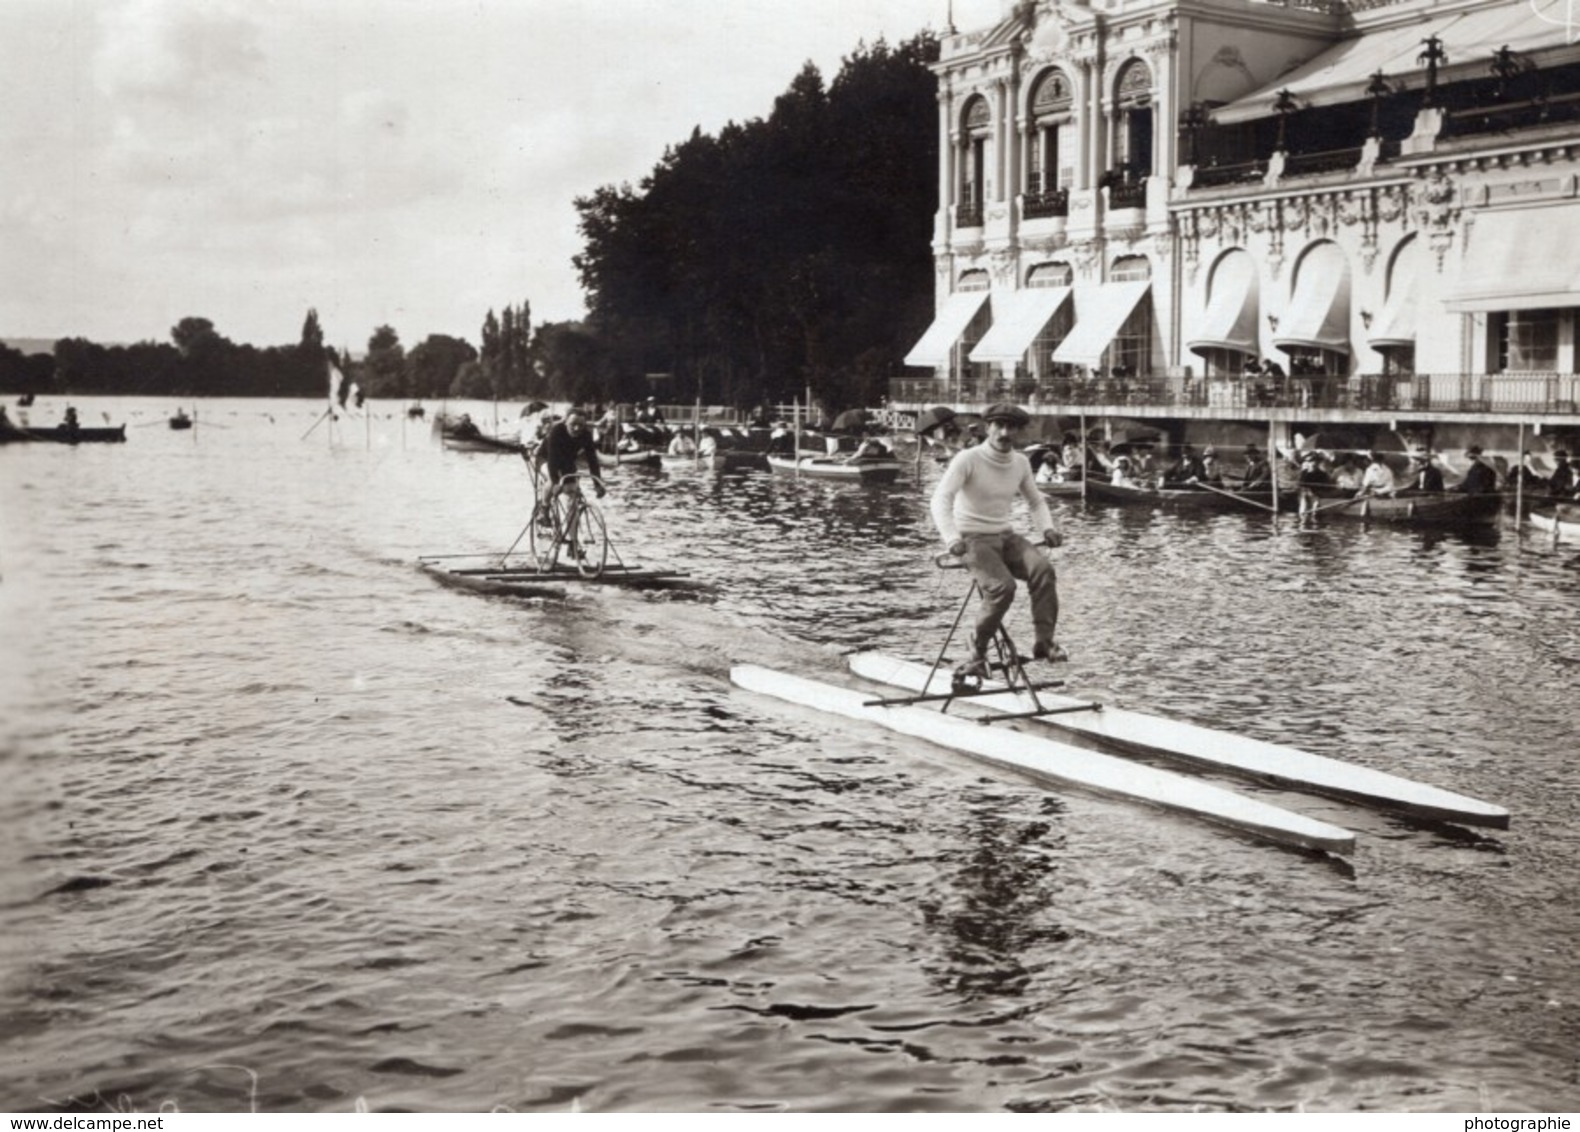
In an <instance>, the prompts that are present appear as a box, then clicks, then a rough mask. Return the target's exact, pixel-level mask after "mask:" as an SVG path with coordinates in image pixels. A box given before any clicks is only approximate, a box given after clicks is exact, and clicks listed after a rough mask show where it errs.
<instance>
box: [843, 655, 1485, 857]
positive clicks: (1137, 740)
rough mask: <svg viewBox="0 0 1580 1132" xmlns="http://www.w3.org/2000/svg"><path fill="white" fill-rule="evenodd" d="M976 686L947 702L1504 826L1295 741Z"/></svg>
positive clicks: (1436, 793)
mask: <svg viewBox="0 0 1580 1132" xmlns="http://www.w3.org/2000/svg"><path fill="white" fill-rule="evenodd" d="M850 668H851V671H852V672H854V673H856V675H858V676H861V677H862V678H864V679H867V680H872V681H874V682H876V683H879V684H888V685H892V686H894V687H897V688H904V689H907V690H909V691H912V692H916V693H918V694H921V695H931V694H935V693H947V692H949V691H951V680H952V674H951V673H950V672H949V671H948V670H947V669H943V668H939V669H936V670H935V669H933V668H932V667H931V666H929V665H926V664H920V663H917V662H915V661H908V660H902V659H900V658H898V657H892V656H885V655H883V654H881V653H875V652H864V653H856V654H854V655H852V656H851V658H850ZM983 692H986V693H988V694H985V695H984V694H980V693H974V694H972V695H971V696H970V697H969V699H966V698H964V697H962V698H960V699H958V700H956V701H955V702H957V703H958V702H969V703H970V704H972V705H975V706H978V707H983V708H988V709H991V710H993V711H998V712H1010V713H1025V712H1028V711H1029V710H1031V709H1032V708H1034V707H1035V708H1041V709H1043V710H1044V711H1045V712H1047V713H1048V714H1039V715H1037V716H1036V720H1037V723H1038V724H1039V726H1042V727H1048V728H1051V729H1053V730H1055V731H1057V732H1059V733H1060V734H1061V735H1062V736H1063V737H1066V738H1068V739H1069V740H1070V741H1072V742H1075V743H1078V744H1080V745H1083V746H1084V745H1091V746H1096V747H1102V748H1106V749H1111V750H1113V751H1115V752H1117V753H1120V754H1139V755H1143V756H1148V757H1158V758H1163V759H1169V760H1173V761H1177V762H1180V763H1183V764H1185V765H1188V766H1191V767H1195V768H1198V769H1204V770H1212V771H1220V772H1225V773H1229V774H1234V775H1238V776H1241V777H1246V778H1250V779H1253V780H1256V781H1267V782H1272V783H1275V784H1277V785H1279V786H1284V787H1289V788H1290V789H1294V790H1302V791H1309V792H1311V793H1314V794H1322V795H1325V796H1327V797H1331V798H1338V799H1341V800H1343V801H1346V802H1357V803H1360V804H1362V805H1368V806H1376V807H1378V808H1380V809H1384V810H1391V811H1394V812H1397V813H1403V814H1408V815H1410V816H1412V817H1415V818H1421V819H1424V820H1428V821H1442V822H1453V823H1456V824H1459V825H1470V826H1485V827H1487V828H1491V829H1507V828H1508V827H1509V812H1508V811H1507V810H1505V809H1504V808H1503V807H1501V806H1495V805H1492V804H1491V803H1489V802H1483V801H1480V800H1478V799H1475V798H1468V797H1466V796H1464V795H1462V794H1456V793H1453V792H1452V791H1448V790H1442V789H1439V788H1438V787H1436V786H1428V785H1425V784H1423V783H1419V782H1412V781H1411V780H1409V779H1407V778H1400V777H1398V776H1396V775H1392V774H1387V773H1385V772H1383V771H1378V770H1371V769H1370V768H1367V767H1361V766H1354V765H1352V764H1350V763H1345V762H1340V761H1339V760H1338V759H1330V758H1326V757H1324V756H1322V755H1314V754H1311V753H1310V752H1307V751H1302V750H1299V749H1298V748H1295V747H1286V746H1284V745H1282V744H1279V743H1269V742H1265V741H1263V740H1260V739H1251V738H1247V737H1246V736H1243V735H1235V734H1232V733H1229V732H1224V731H1216V730H1213V729H1211V728H1207V727H1201V726H1199V725H1197V724H1194V723H1182V722H1180V721H1178V720H1172V719H1164V718H1162V717H1161V716H1155V715H1144V714H1142V713H1141V712H1135V711H1126V710H1125V709H1123V708H1116V707H1113V706H1110V705H1103V706H1102V708H1101V709H1099V710H1083V709H1086V708H1089V707H1090V706H1091V705H1089V704H1086V703H1084V702H1083V701H1081V700H1078V699H1075V698H1073V697H1070V696H1061V695H1056V694H1051V693H1048V692H1045V691H1039V692H1037V693H1036V700H1037V702H1036V703H1035V704H1033V703H1032V701H1031V696H1030V695H1028V694H1027V693H1026V692H1020V691H1016V692H1012V691H1010V690H1009V689H1008V688H1007V687H1005V686H1004V685H1003V684H994V683H992V682H988V683H986V684H984V686H983Z"/></svg>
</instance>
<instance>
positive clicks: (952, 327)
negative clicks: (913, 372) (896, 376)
mask: <svg viewBox="0 0 1580 1132" xmlns="http://www.w3.org/2000/svg"><path fill="white" fill-rule="evenodd" d="M987 297H988V292H987V291H956V292H955V293H954V294H953V295H950V296H949V297H948V298H947V299H945V300H944V305H943V307H942V308H941V309H940V310H939V312H938V317H937V318H935V319H933V324H932V325H931V326H929V327H928V328H927V333H926V334H923V335H922V337H921V340H920V341H918V342H917V343H916V345H914V346H912V347H911V352H910V353H909V354H906V355H905V364H906V365H908V366H931V367H933V368H937V367H938V366H946V365H948V364H949V351H950V350H953V349H954V348H955V343H956V342H958V341H960V336H961V335H962V334H964V333H965V332H966V327H967V326H970V325H971V320H972V319H973V318H975V317H976V313H977V311H979V310H980V309H982V304H983V303H984V302H986V301H987Z"/></svg>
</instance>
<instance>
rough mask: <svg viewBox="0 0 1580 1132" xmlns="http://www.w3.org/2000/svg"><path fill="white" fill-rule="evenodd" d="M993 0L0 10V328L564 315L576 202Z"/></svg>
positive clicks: (143, 3) (153, 337)
mask: <svg viewBox="0 0 1580 1132" xmlns="http://www.w3.org/2000/svg"><path fill="white" fill-rule="evenodd" d="M1006 3H1007V0H707V2H704V0H598V2H582V0H114V2H112V0H0V338H42V339H47V340H54V339H56V338H61V337H68V336H80V337H84V338H88V339H91V340H93V341H96V342H103V343H110V342H125V343H130V342H141V341H168V340H169V334H170V328H171V327H173V326H175V325H176V324H177V323H178V322H179V321H180V320H181V319H183V318H186V317H189V316H192V317H199V318H207V319H209V320H210V321H211V322H213V323H214V326H215V329H216V330H218V331H219V333H220V334H222V335H224V336H225V337H227V338H230V339H232V340H233V341H236V342H248V343H252V344H253V345H257V346H266V345H282V344H288V343H295V342H296V341H298V340H299V338H300V335H301V329H302V324H303V321H304V319H305V317H306V314H307V311H308V309H309V308H313V309H316V310H317V311H318V316H319V321H320V324H321V325H322V327H323V330H324V334H325V338H326V340H327V341H328V342H329V343H330V344H331V345H336V346H348V347H350V348H351V349H353V350H356V351H358V352H360V351H361V350H362V349H363V348H364V347H365V345H366V343H367V340H368V338H369V337H370V336H371V334H372V333H373V331H374V330H375V329H376V328H377V327H379V326H381V325H386V324H387V325H390V326H392V327H394V328H395V330H396V331H397V333H398V334H399V335H400V338H401V341H402V342H404V343H405V344H406V345H407V346H408V347H410V346H413V345H415V344H417V343H418V342H420V341H422V340H423V339H424V338H426V337H427V336H428V335H429V334H449V335H453V336H455V337H458V338H464V339H466V340H467V341H469V342H472V343H473V344H476V343H477V341H478V337H479V328H480V327H481V325H482V322H483V318H484V316H485V314H486V313H487V312H488V311H489V310H490V309H493V310H495V311H498V310H500V309H502V308H503V307H504V306H506V305H511V306H517V307H519V306H520V305H521V303H523V302H526V303H528V304H530V310H531V317H532V320H533V322H534V323H535V324H536V323H541V322H544V321H561V320H566V319H575V318H579V317H581V316H582V315H583V314H585V307H584V305H583V296H582V292H581V288H580V286H579V284H578V282H577V279H576V272H575V268H574V267H573V266H572V264H571V257H572V256H574V255H575V254H576V253H577V252H578V251H579V250H580V248H581V241H580V237H579V235H578V233H577V231H576V211H575V207H574V201H575V199H576V198H577V197H578V196H586V195H589V194H590V193H592V192H593V191H594V190H596V189H597V188H599V187H600V186H603V185H618V184H621V183H630V184H633V185H634V184H636V183H637V182H638V181H640V179H641V178H642V177H643V176H644V175H645V174H646V173H648V172H649V171H651V169H652V168H653V167H654V165H656V164H657V162H658V161H659V160H660V159H661V158H662V156H663V153H664V150H665V148H666V147H667V146H669V145H672V144H674V143H677V142H679V141H682V140H684V139H685V138H686V137H687V136H689V135H690V133H691V131H692V129H693V128H694V127H699V126H700V127H701V129H702V130H703V131H704V132H705V133H716V132H717V131H718V130H719V129H720V128H721V127H723V126H724V125H725V124H726V123H727V122H730V121H737V122H744V121H747V120H750V119H752V118H760V117H766V116H767V115H768V114H769V113H770V112H771V110H772V108H773V100H774V98H775V97H776V96H777V95H779V94H781V93H782V92H783V91H784V90H785V89H786V88H787V87H788V86H789V85H790V82H791V80H792V79H794V77H795V75H796V74H797V73H798V72H799V71H800V69H801V67H802V66H803V64H805V63H806V62H808V61H811V62H812V63H815V64H816V65H817V66H818V68H819V69H820V70H821V71H822V73H823V77H824V80H825V82H828V81H832V80H833V78H834V77H835V75H836V74H837V73H838V71H839V66H840V60H841V58H842V57H844V56H846V55H848V54H850V53H851V52H852V51H854V50H855V48H856V47H857V45H858V44H859V43H861V42H862V41H865V42H867V43H869V44H870V43H873V42H876V41H877V40H878V39H879V38H885V39H887V40H888V41H889V42H890V43H891V44H893V43H898V42H901V41H903V40H905V39H908V38H909V37H910V36H912V35H914V34H915V33H916V32H918V31H920V30H922V29H923V28H932V29H934V30H941V29H943V28H944V27H945V26H946V24H947V21H948V20H949V18H950V15H951V13H952V15H953V18H954V22H955V25H956V26H957V27H958V28H960V29H961V30H975V29H977V28H981V27H985V26H988V25H990V24H992V23H993V22H995V21H996V20H997V19H998V17H999V15H1000V13H1001V11H1002V10H1003V7H1004V5H1005V4H1006Z"/></svg>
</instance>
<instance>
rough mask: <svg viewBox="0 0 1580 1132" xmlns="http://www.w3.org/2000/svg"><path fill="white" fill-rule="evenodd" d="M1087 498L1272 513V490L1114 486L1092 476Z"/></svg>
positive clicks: (1115, 484)
mask: <svg viewBox="0 0 1580 1132" xmlns="http://www.w3.org/2000/svg"><path fill="white" fill-rule="evenodd" d="M1086 497H1087V498H1088V499H1096V500H1100V501H1102V502H1105V503H1145V504H1149V505H1151V506H1154V507H1155V506H1160V505H1161V506H1164V507H1189V508H1199V509H1202V510H1208V511H1271V510H1272V509H1273V489H1272V488H1271V487H1266V488H1251V489H1249V490H1244V489H1241V490H1234V489H1230V488H1227V487H1222V488H1212V487H1203V486H1193V485H1187V484H1173V485H1167V486H1164V487H1155V486H1150V485H1140V484H1131V483H1114V482H1113V481H1111V480H1107V479H1104V478H1102V477H1100V476H1093V477H1091V479H1090V480H1089V481H1088V482H1087V485H1086Z"/></svg>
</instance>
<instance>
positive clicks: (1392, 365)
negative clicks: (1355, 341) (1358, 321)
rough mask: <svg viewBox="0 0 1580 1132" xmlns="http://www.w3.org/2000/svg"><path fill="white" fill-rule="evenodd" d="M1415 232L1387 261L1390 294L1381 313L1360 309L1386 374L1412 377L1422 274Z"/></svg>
mask: <svg viewBox="0 0 1580 1132" xmlns="http://www.w3.org/2000/svg"><path fill="white" fill-rule="evenodd" d="M1418 255H1419V253H1418V251H1417V248H1416V238H1415V235H1414V233H1412V234H1410V235H1408V236H1406V237H1405V238H1404V239H1403V240H1402V241H1401V242H1400V244H1399V246H1398V247H1397V248H1396V249H1394V253H1393V257H1392V258H1391V259H1390V260H1389V261H1388V293H1387V295H1386V296H1385V298H1386V300H1387V301H1386V302H1384V303H1383V308H1382V311H1381V312H1380V313H1378V314H1377V315H1375V316H1372V315H1369V313H1368V312H1365V311H1363V312H1361V318H1362V320H1364V321H1365V322H1366V323H1367V324H1368V325H1367V329H1368V331H1369V332H1370V333H1369V335H1368V338H1369V342H1370V345H1371V347H1372V349H1374V350H1376V351H1377V352H1378V353H1379V354H1381V355H1382V360H1383V374H1384V375H1386V376H1391V377H1409V376H1411V375H1412V374H1414V373H1415V288H1416V277H1417V275H1418V274H1419V273H1420V267H1419V266H1418V264H1417V257H1418Z"/></svg>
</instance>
